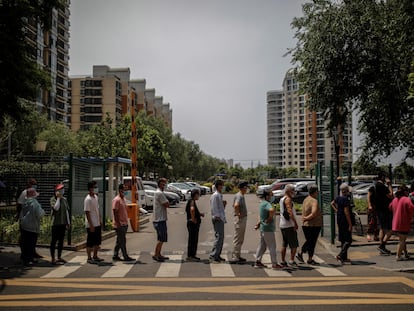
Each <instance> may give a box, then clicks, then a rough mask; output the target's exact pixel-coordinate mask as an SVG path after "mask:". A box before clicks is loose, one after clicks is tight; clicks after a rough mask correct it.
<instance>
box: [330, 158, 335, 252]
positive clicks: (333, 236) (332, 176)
mask: <svg viewBox="0 0 414 311" xmlns="http://www.w3.org/2000/svg"><path fill="white" fill-rule="evenodd" d="M330 171H331V174H330V182H331V183H330V184H331V202H332V201H333V200H334V198H335V176H334V163H333V161H332V160H331V162H330ZM329 211H330V215H331V244H335V212H334V210H333V208H332V207H331V205H330V204H329Z"/></svg>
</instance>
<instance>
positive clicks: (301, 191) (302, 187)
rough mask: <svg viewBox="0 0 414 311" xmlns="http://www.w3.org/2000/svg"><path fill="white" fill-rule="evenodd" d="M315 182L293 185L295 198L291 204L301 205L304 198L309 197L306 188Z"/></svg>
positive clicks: (302, 182)
mask: <svg viewBox="0 0 414 311" xmlns="http://www.w3.org/2000/svg"><path fill="white" fill-rule="evenodd" d="M314 183H315V181H301V182H298V183H296V185H295V191H296V193H295V196H294V197H293V202H295V203H299V204H302V203H303V201H304V200H305V198H306V197H307V196H308V195H309V189H308V186H309V185H311V184H314Z"/></svg>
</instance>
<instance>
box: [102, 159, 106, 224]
mask: <svg viewBox="0 0 414 311" xmlns="http://www.w3.org/2000/svg"><path fill="white" fill-rule="evenodd" d="M102 180H103V182H102V184H103V185H102V188H103V189H102V190H103V198H102V204H103V211H102V218H103V219H102V227H103V228H102V231H105V230H106V161H105V159H104V160H103V163H102Z"/></svg>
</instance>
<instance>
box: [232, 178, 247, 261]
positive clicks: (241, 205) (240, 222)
mask: <svg viewBox="0 0 414 311" xmlns="http://www.w3.org/2000/svg"><path fill="white" fill-rule="evenodd" d="M247 187H248V184H247V182H241V183H239V192H237V193H236V195H235V196H234V200H233V208H234V237H233V254H232V259H231V260H232V262H239V263H242V262H246V259H245V258H243V257H241V256H240V254H241V247H242V245H243V242H244V235H245V233H246V224H247V206H246V201H245V199H244V195H245V194H246V192H247Z"/></svg>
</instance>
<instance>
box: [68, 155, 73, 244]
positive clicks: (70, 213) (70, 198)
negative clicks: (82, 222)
mask: <svg viewBox="0 0 414 311" xmlns="http://www.w3.org/2000/svg"><path fill="white" fill-rule="evenodd" d="M72 178H73V153H70V154H69V184H68V187H69V189H68V204H69V219H70V222H71V224H72V193H73V191H72V188H73V187H72ZM68 245H72V226H69V229H68Z"/></svg>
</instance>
